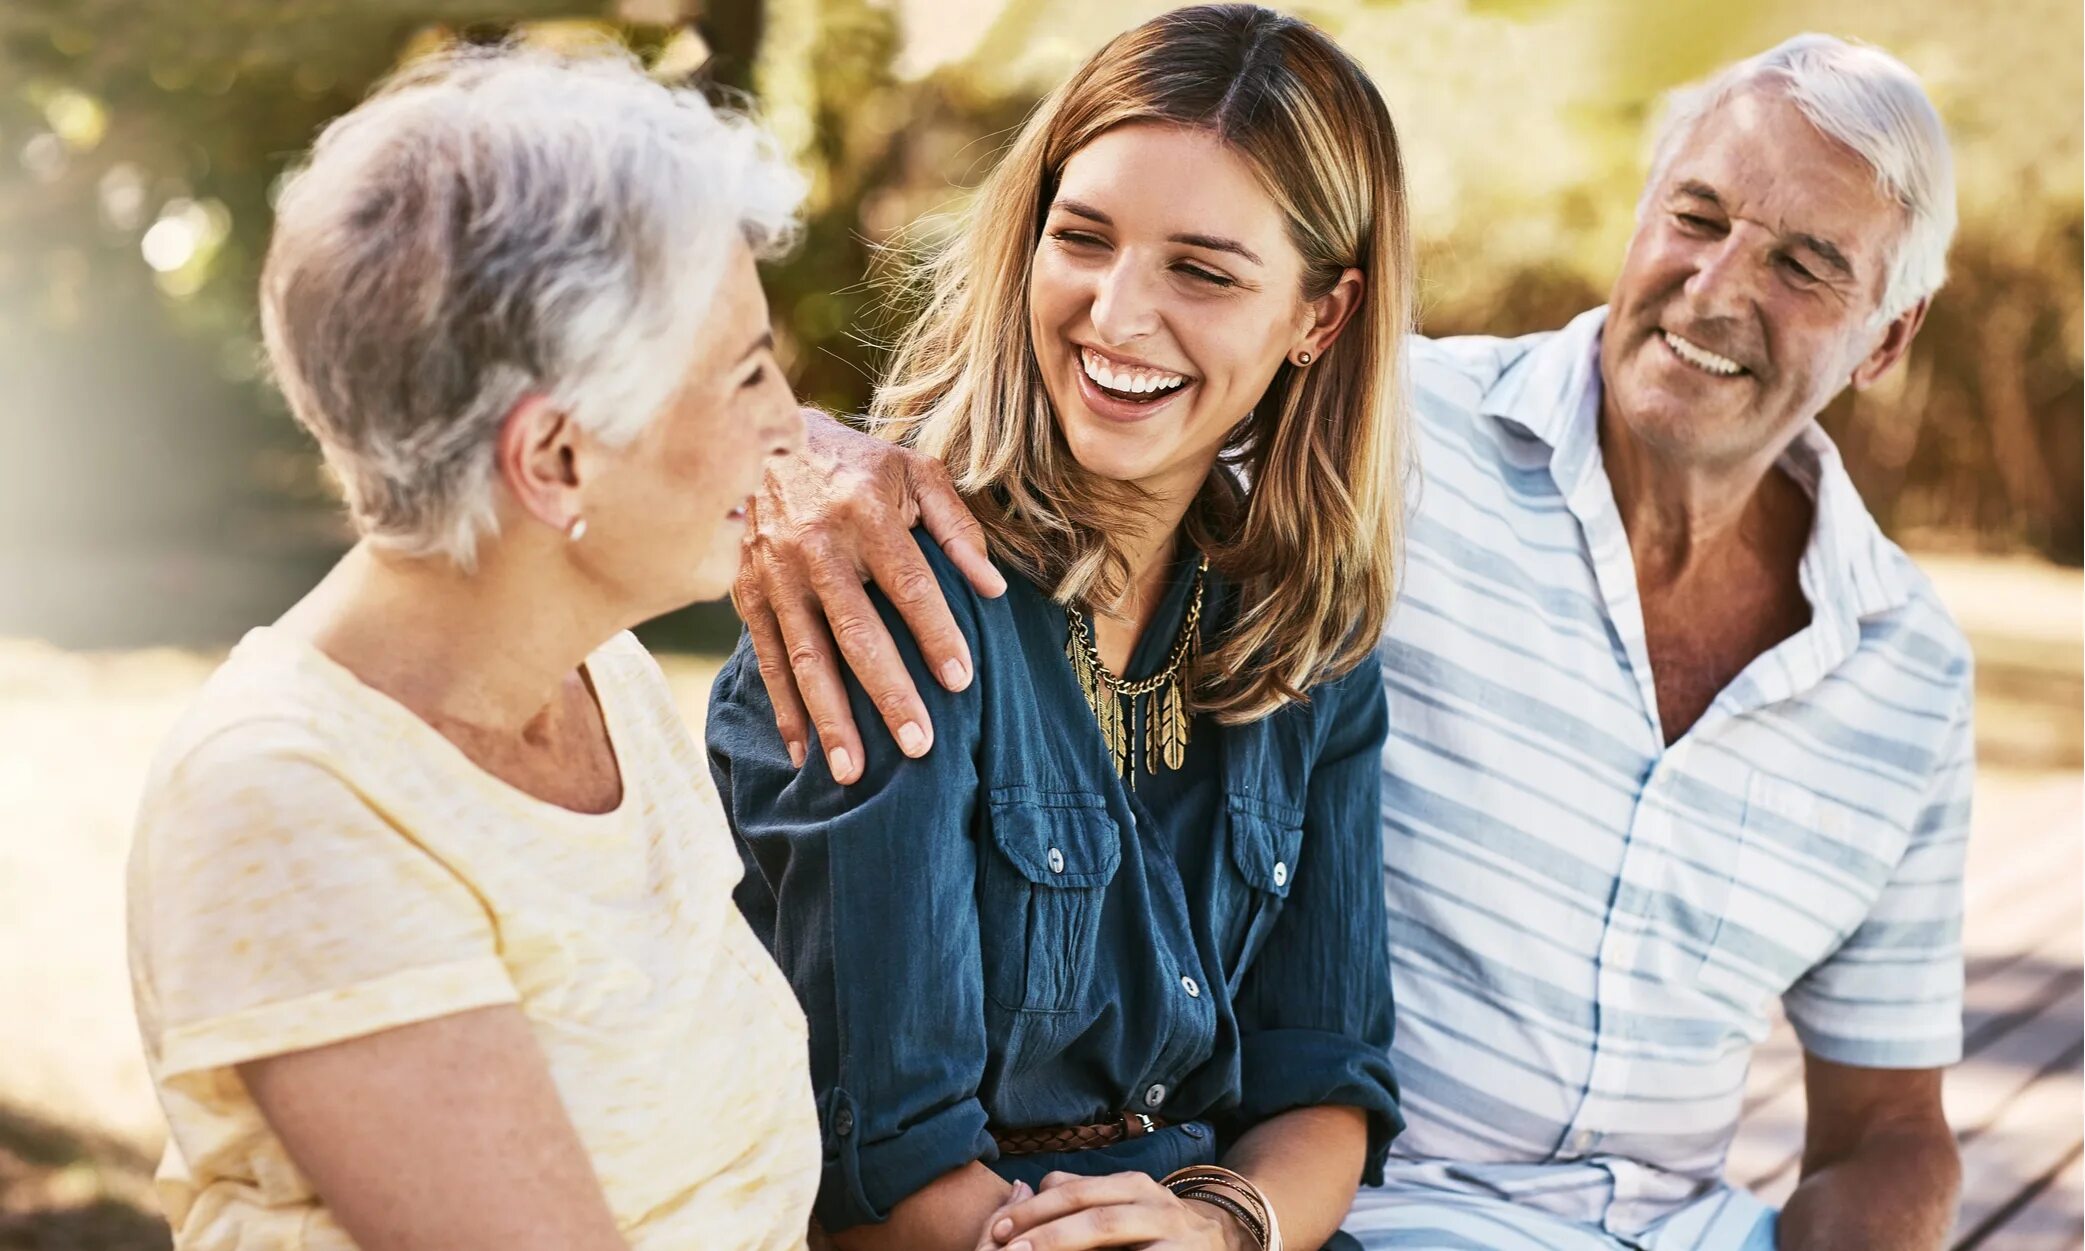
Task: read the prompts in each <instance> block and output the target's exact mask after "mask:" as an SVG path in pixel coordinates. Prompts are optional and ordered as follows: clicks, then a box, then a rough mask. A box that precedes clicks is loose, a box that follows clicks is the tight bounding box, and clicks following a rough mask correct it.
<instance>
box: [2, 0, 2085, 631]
mask: <svg viewBox="0 0 2085 1251" xmlns="http://www.w3.org/2000/svg"><path fill="white" fill-rule="evenodd" d="M618 7H619V6H618V5H616V4H614V3H612V2H611V0H588V2H587V3H582V4H579V5H576V6H575V5H573V4H570V3H562V4H559V3H550V2H548V0H507V2H505V3H498V4H494V3H485V2H482V0H182V2H180V3H175V2H174V0H165V2H161V3H149V4H140V3H137V0H8V2H7V3H5V4H0V158H4V159H0V379H4V380H5V382H4V390H0V438H5V439H6V440H7V446H8V448H9V451H10V454H9V455H8V456H6V457H0V557H4V556H6V554H7V553H8V551H9V550H11V549H12V550H17V551H19V550H22V549H26V548H37V549H52V548H60V549H67V550H70V549H72V548H82V547H86V546H93V547H99V548H102V549H109V550H124V551H152V552H168V553H176V554H182V558H183V559H189V558H197V559H200V558H203V557H212V558H214V557H216V556H224V555H226V554H231V555H232V556H233V557H235V558H236V559H240V560H262V561H267V560H283V561H289V562H291V567H292V572H291V573H290V574H288V575H286V577H287V581H288V582H289V583H296V582H298V581H300V580H301V579H302V578H303V577H305V576H306V575H307V572H308V569H309V568H310V567H312V565H314V564H315V563H317V562H322V561H323V560H324V559H326V558H327V557H328V556H329V555H330V554H331V553H332V552H334V551H336V550H337V549H338V544H339V543H340V541H341V534H340V531H339V528H338V522H337V518H336V516H335V514H334V512H333V510H332V505H331V497H330V495H329V492H328V490H327V487H326V484H325V483H324V481H323V480H322V478H321V476H320V474H319V472H318V470H317V465H316V458H315V457H314V456H313V454H312V452H311V449H310V448H309V446H308V444H307V442H306V441H305V440H304V439H303V438H302V436H301V435H299V434H298V432H297V431H296V430H295V429H294V427H293V425H292V424H291V423H290V422H289V421H287V420H286V418H285V416H284V414H283V413H282V411H281V405H280V402H279V400H277V399H276V398H275V397H274V396H273V394H272V392H270V390H269V389H268V388H267V386H266V384H265V382H264V381H262V380H261V379H260V377H259V362H258V359H257V347H256V342H255V340H256V333H255V324H254V312H253V300H252V292H253V289H254V283H255V279H256V276H257V271H258V265H259V259H260V257H261V255H262V253H263V250H264V248H265V246H266V240H267V229H268V217H269V213H268V205H269V196H270V191H271V188H272V187H273V186H274V185H275V183H276V180H277V179H278V178H280V176H281V175H282V172H283V170H284V169H285V168H286V167H287V166H288V165H289V164H290V163H291V162H292V161H293V160H294V159H295V158H296V157H297V155H298V154H299V153H300V152H301V151H303V150H304V149H305V148H306V146H307V145H308V144H309V143H310V141H311V139H312V138H313V136H314V135H315V134H316V133H317V131H318V130H319V129H320V128H321V127H322V126H323V125H324V123H325V122H326V120H328V119H329V118H331V117H333V116H335V115H337V114H338V113H340V112H342V111H344V110H345V109H348V108H350V107H352V106H353V105H354V103H355V102H356V101H357V100H359V99H360V98H361V97H362V95H363V94H364V93H365V92H366V90H367V89H368V87H369V85H370V84H371V83H372V82H374V81H375V80H376V79H378V78H380V77H381V76H382V75H383V74H385V73H386V72H388V71H389V70H390V69H391V68H392V67H393V66H395V65H396V64H397V63H398V62H399V60H400V59H401V57H403V56H406V55H408V54H409V53H410V52H411V51H412V50H413V49H414V48H415V47H416V46H418V44H419V43H420V41H425V40H429V39H437V38H445V37H450V36H453V35H458V34H461V35H465V36H469V37H492V36H497V35H499V34H502V33H504V32H506V31H508V30H511V29H513V28H515V27H516V26H517V25H521V24H525V23H552V22H564V23H568V24H569V23H571V22H573V21H575V20H576V21H578V22H582V23H587V24H590V25H594V26H611V27H612V28H613V29H616V30H618V31H620V32H621V33H622V34H623V35H624V36H625V37H626V38H628V39H630V40H631V41H632V42H633V43H634V44H635V45H637V46H638V47H639V48H640V49H656V48H658V47H659V46H660V44H661V43H662V42H663V41H664V40H665V39H666V38H667V37H668V36H669V35H671V34H672V33H673V32H672V31H670V30H665V29H660V28H654V27H630V26H627V25H613V23H612V20H611V19H612V16H613V13H614V11H616V10H617V9H618ZM682 7H683V9H684V10H686V11H690V12H694V13H696V14H697V18H696V23H695V24H696V25H697V26H698V27H699V29H700V31H701V33H702V35H703V36H704V37H705V38H706V39H707V41H708V44H709V45H710V47H711V48H712V49H713V51H714V52H715V54H716V55H715V59H714V60H713V61H712V63H711V67H710V75H711V77H712V78H714V79H716V80H718V81H721V82H722V83H724V84H727V85H731V86H735V87H740V88H745V89H749V90H752V91H753V92H755V93H756V95H757V97H758V99H759V102H760V105H761V107H762V109H763V111H764V112H765V113H766V114H767V115H768V117H769V119H770V121H771V123H772V124H773V125H774V127H775V128H776V130H777V132H778V133H779V134H780V135H781V136H782V137H783V139H784V141H785V143H787V144H788V145H789V146H791V147H792V148H793V149H794V150H795V154H796V155H797V157H798V158H799V159H800V160H801V161H802V162H803V164H804V165H805V167H806V168H807V169H808V170H809V171H811V173H812V174H813V178H814V191H813V196H812V200H811V203H810V205H809V210H808V221H807V227H808V229H807V231H806V235H805V239H804V244H803V247H802V248H801V250H800V251H799V252H797V253H796V254H795V255H794V256H793V257H791V258H790V259H789V260H787V261H785V262H783V263H781V264H779V265H777V266H775V267H773V268H772V269H771V271H770V273H769V275H768V282H769V290H770V296H771V303H772V305H773V307H774V309H775V314H776V318H777V322H778V327H779V329H780V330H781V332H782V337H783V339H784V340H785V343H786V345H787V347H788V349H789V353H790V357H791V359H792V362H793V367H794V371H795V377H796V382H797V385H798V389H799V392H800V394H801V395H802V396H803V397H804V398H805V399H806V400H807V401H810V402H814V403H818V404H821V405H824V406H826V407H829V408H834V409H839V410H859V409H860V408H862V407H863V406H864V405H865V403H866V401H867V398H868V395H869V392H870V389H871V387H872V385H873V380H874V377H875V374H876V370H877V368H878V367H879V365H880V362H881V357H880V353H879V351H878V348H877V340H878V338H879V337H887V331H888V328H889V327H888V316H889V312H888V310H887V308H886V307H885V301H884V299H883V293H882V292H881V291H880V290H879V289H878V288H877V287H875V286H873V285H872V284H871V283H870V282H869V281H868V280H867V276H868V275H871V274H872V273H879V272H880V273H882V274H884V275H885V276H889V275H890V274H891V273H892V272H893V267H892V265H891V264H890V263H889V261H890V259H891V258H890V256H889V255H887V254H886V249H890V248H892V247H893V246H895V245H901V244H904V243H906V242H907V241H908V240H910V239H912V238H914V237H916V233H917V232H910V233H908V227H911V226H913V225H914V224H915V223H918V222H921V221H922V220H925V221H926V222H928V223H929V225H931V222H932V221H933V219H934V215H935V214H939V213H943V212H946V211H948V210H950V209H954V208H959V207H960V206H961V204H962V202H963V199H964V196H965V195H966V194H967V191H968V189H969V188H970V187H972V186H974V185H975V183H976V182H977V180H978V179H979V177H981V175H982V174H983V172H984V171H985V170H986V169H987V168H989V166H990V163H991V161H992V160H993V159H994V157H995V156H996V154H997V152H998V151H999V149H1000V146H1001V145H1002V144H1003V143H1004V142H1005V140H1006V139H1007V138H1008V136H1009V134H1010V132H1011V130H1012V128H1014V127H1015V126H1017V125H1018V124H1019V122H1020V120H1021V119H1022V117H1023V116H1024V115H1025V114H1026V112H1027V110H1028V109H1029V108H1030V107H1031V106H1032V104H1033V102H1034V100H1035V99H1036V98H1037V96H1038V95H1039V94H1040V93H1041V92H1042V91H1043V90H1045V89H1047V88H1048V86H1050V85H1051V84H1053V83H1054V82H1056V81H1058V80H1059V79H1061V77H1062V76H1063V75H1064V74H1065V73H1066V72H1068V71H1069V70H1070V69H1071V68H1072V66H1073V65H1074V64H1076V62H1077V61H1078V59H1080V58H1081V57H1083V56H1084V55H1085V54H1086V53H1087V52H1089V51H1090V50H1091V49H1092V48H1093V47H1094V46H1096V45H1097V44H1098V43H1099V42H1100V41H1101V40H1103V39H1104V38H1106V37H1107V36H1109V35H1111V34H1113V33H1114V32H1115V31H1116V30H1118V29H1120V28H1121V27H1122V26H1124V25H1127V24H1129V23H1131V22H1134V21H1136V20H1139V19H1140V18H1142V17H1144V16H1147V15H1148V14H1149V13H1151V12H1155V11H1157V10H1158V9H1160V8H1162V7H1164V0H1128V2H1127V3H1125V2H1124V0H1109V2H1108V3H1100V2H1099V0H1049V2H1048V3H1021V2H1019V0H1016V2H1014V3H1008V4H1005V5H1004V6H1003V7H1000V8H997V9H996V10H994V11H993V12H992V13H990V14H980V15H972V14H970V13H969V12H968V11H967V10H964V11H963V14H962V21H961V23H959V24H961V25H963V27H964V29H965V30H967V31H971V32H973V33H974V37H973V36H966V38H968V39H969V40H970V42H969V43H968V44H967V45H966V46H967V51H966V50H965V47H963V46H959V47H956V48H954V50H953V51H950V52H947V53H945V54H942V55H940V56H939V57H938V61H937V62H936V63H933V64H928V65H924V66H922V65H919V64H914V62H916V61H917V59H918V58H917V55H916V52H915V51H912V49H913V48H914V45H915V44H918V43H919V41H920V40H921V39H922V37H923V36H925V35H933V34H936V33H938V27H939V26H941V25H946V24H947V23H949V22H953V21H955V18H956V15H957V12H958V9H959V8H960V6H955V7H947V8H945V9H943V8H937V6H936V4H935V3H934V2H933V0H886V2H881V3H879V2H876V0H767V2H766V3H752V2H750V0H745V2H737V0H728V2H727V0H712V2H711V3H707V4H704V3H700V2H699V0H685V2H684V3H683V5H682ZM1973 10H1974V6H1959V7H1957V8H1945V7H1941V8H1923V7H1920V8H1906V7H1905V6H1901V5H1897V4H1894V3H1887V2H1885V0H1800V2H1799V0H1774V2H1772V3H1765V4H1761V5H1756V6H1730V5H1725V4H1718V5H1709V4H1705V3H1649V2H1648V0H1466V2H1465V4H1464V5H1463V6H1460V7H1458V6H1456V5H1453V4H1428V5H1416V4H1411V3H1361V2H1359V0H1314V2H1313V3H1311V4H1310V5H1309V6H1308V11H1309V12H1310V14H1311V16H1312V17H1313V18H1314V19H1316V20H1319V21H1320V22H1321V23H1322V24H1324V25H1325V26H1326V27H1327V28H1328V29H1329V30H1331V31H1332V32H1333V33H1334V34H1335V36H1337V37H1338V38H1340V39H1341V41H1342V42H1343V43H1344V44H1345V45H1346V46H1347V47H1349V48H1350V49H1352V50H1353V51H1354V53H1355V54H1356V56H1357V57H1359V58H1360V59H1361V60H1362V62H1363V63H1364V64H1365V65H1367V66H1368V67H1369V69H1370V70H1371V72H1372V73H1373V74H1374V75H1375V76H1376V78H1377V80H1378V81H1379V82H1380V83H1381V84H1382V87H1383V90H1384V93H1385V96H1386V98H1387V99H1388V100H1389V102H1390V104H1391V108H1392V111H1393V113H1394V114H1395V115H1396V117H1397V118H1398V124H1399V128H1400V133H1401V137H1402V139H1403V143H1404V149H1405V160H1406V166H1407V175H1408V181H1409V184H1410V187H1411V194H1412V200H1413V207H1414V212H1415V219H1416V222H1417V225H1418V229H1419V232H1420V237H1421V240H1422V261H1423V269H1422V289H1423V291H1424V293H1425V317H1426V325H1427V328H1428V329H1429V330H1430V331H1433V332H1437V333H1446V332H1463V331H1484V332H1490V333H1518V332H1521V331H1526V330H1531V329H1537V328H1543V327H1548V326H1554V325H1557V324H1560V323H1561V322H1562V321H1563V320H1565V319H1566V318H1567V317H1568V316H1570V315H1571V314H1572V313H1575V312H1577V311H1579V310H1580V309H1582V308H1584V307H1586V306H1587V305H1589V304H1592V303H1594V302H1597V301H1598V300H1599V299H1600V298H1601V292H1602V291H1603V289H1604V287H1605V285H1606V283H1607V281H1608V280H1609V278H1610V277H1611V275H1612V273H1613V269H1614V265H1615V263H1616V262H1617V260H1618V259H1619V257H1620V254H1621V249H1622V247H1623V246H1624V244H1625V242H1626V239H1627V235H1628V230H1629V226H1630V220H1631V218H1630V211H1631V208H1632V206H1633V203H1634V195H1635V191H1636V188H1637V185H1638V183H1639V181H1640V179H1641V176H1642V157H1643V152H1644V130H1645V127H1646V125H1647V124H1648V123H1649V122H1650V121H1651V119H1653V118H1654V117H1655V115H1656V112H1657V99H1658V96H1659V94H1660V93H1661V92H1662V91H1664V90H1665V89H1667V88H1669V87H1670V86H1672V85H1674V83H1675V82H1677V81H1678V80H1680V79H1682V78H1686V77H1689V76H1692V75H1695V74H1698V73H1700V72H1702V71H1704V70H1706V69H1708V68H1710V67H1712V66H1713V65H1715V64H1718V63H1721V62H1723V61H1725V60H1728V59H1731V58H1732V57H1735V56H1738V55H1742V54H1744V53H1746V52H1749V51H1753V50H1756V49H1758V48H1760V47H1764V46H1765V45H1767V44H1769V43H1771V42H1773V41H1775V40H1777V39H1779V38H1781V37H1784V36H1785V35H1787V34H1790V33H1793V32H1794V31H1795V30H1799V29H1804V28H1812V27H1821V28H1828V29H1836V30H1841V31H1845V32H1848V33H1853V34H1858V35H1864V36H1867V37H1870V38H1873V39H1876V40H1877V41H1879V42H1882V43H1884V44H1886V45H1887V46H1889V47H1891V48H1893V49H1895V50H1897V51H1899V52H1900V53H1901V54H1903V55H1904V56H1905V57H1906V58H1907V59H1908V60H1910V61H1911V62H1912V64H1913V65H1914V67H1915V68H1917V69H1919V70H1920V71H1921V73H1922V74H1924V75H1926V77H1927V79H1928V82H1929V84H1931V86H1932V89H1933V91H1934V94H1935V97H1936V99H1937V100H1938V101H1939V102H1940V104H1941V106H1942V109H1943V112H1944V113H1945V114H1946V115H1947V117H1948V119H1949V122H1950V127H1951V129H1952V130H1953V132H1954V135H1955V139H1956V144H1957V150H1958V157H1959V163H1960V167H1961V170H1962V180H1963V197H1962V198H1963V207H1964V223H1963V230H1962V235H1961V239H1960V243H1959V246H1958V247H1957V249H1956V252H1955V256H1954V263H1953V270H1954V278H1953V281H1952V283H1951V284H1950V286H1949V287H1948V288H1947V290H1946V291H1944V292H1943V293H1942V295H1941V297H1940V299H1939V301H1938V302H1937V303H1936V305H1935V307H1934V311H1933V315H1932V318H1931V321H1930V322H1929V324H1928V327H1927V329H1926V331H1925V333H1924V334H1923V335H1922V336H1921V338H1920V341H1919V344H1918V345H1917V348H1916V349H1915V351H1914V354H1913V359H1912V363H1911V365H1910V367H1909V368H1908V369H1907V370H1904V371H1902V372H1901V374H1900V375H1899V376H1898V377H1897V378H1896V379H1894V380H1893V381H1892V383H1891V384H1890V385H1889V386H1886V387H1884V388H1881V389H1879V390H1878V391H1875V392H1871V393H1869V394H1868V395H1865V396H1863V397H1860V398H1859V399H1858V400H1853V399H1848V400H1845V401H1842V402H1841V404H1840V405H1839V406H1838V407H1836V408H1835V409H1834V410H1833V411H1832V412H1831V413H1830V414H1828V416H1827V424H1828V425H1829V426H1830V427H1831V428H1832V429H1833V431H1834V432H1835V433H1836V434H1837V435H1838V436H1839V437H1840V439H1841V441H1842V443H1843V444H1844V445H1845V448H1846V451H1847V457H1848V461H1849V464H1850V465H1851V467H1852V468H1853V471H1854V473H1855V476H1856V479H1857V480H1858V481H1859V482H1860V483H1861V485H1862V487H1863V489H1864V492H1865V493H1866V495H1867V498H1868V500H1869V502H1870V503H1871V505H1873V506H1874V507H1875V509H1876V511H1877V513H1878V515H1879V516H1881V517H1882V518H1883V519H1884V521H1885V524H1887V525H1889V526H1890V527H1891V528H1892V529H1893V530H1894V531H1895V532H1897V533H1900V534H1906V535H1914V536H1919V537H1921V538H1923V539H1926V540H1929V541H1931V540H1934V539H1936V538H1937V539H1940V540H1943V541H1949V542H1964V541H1967V542H1973V543H1977V544H1981V545H1984V546H1994V547H2027V548H2032V549H2035V550H2039V551H2042V552H2045V553H2048V554H2050V555H2052V556H2056V557H2059V558H2062V559H2065V560H2070V561H2076V560H2078V559H2079V550H2078V549H2079V529H2080V518H2081V505H2080V488H2079V476H2080V475H2079V465H2080V450H2079V430H2080V420H2079V407H2080V402H2081V388H2080V374H2081V368H2080V356H2081V345H2080V330H2081V324H2085V318H2081V314H2080V308H2079V305H2080V291H2079V266H2080V246H2079V239H2080V221H2081V215H2080V208H2079V201H2080V195H2079V187H2078V185H2077V184H2078V180H2079V172H2078V171H2079V164H2080V160H2079V152H2078V146H2079V133H2078V132H2079V115H2080V112H2081V107H2080V94H2081V88H2080V82H2079V79H2080V75H2079V71H2078V62H2079V53H2080V48H2079V42H2080V35H2079V33H2078V28H2079V24H2080V18H2079V16H2078V13H2077V11H2076V6H2075V5H2066V4H2061V3H2058V0H2029V2H2028V3H2024V4H2022V5H2019V6H2008V8H2007V10H2006V11H2005V13H2004V14H2003V15H2000V14H1998V13H1996V12H1982V11H1973ZM928 42H932V41H931V40H928ZM908 57H909V58H911V59H910V60H908ZM908 65H910V66H911V68H907V66H908ZM155 231H156V232H157V233H156V234H154V233H153V232H155ZM148 255H149V256H151V257H152V258H153V261H154V264H156V265H157V266H158V267H159V268H158V269H155V268H154V264H147V259H146V258H147V256H148ZM177 585H178V584H177ZM11 619H13V618H8V620H11ZM6 625H7V620H0V627H5V626H6ZM150 628H151V627H150V626H149V625H147V626H142V627H141V630H142V631H143V632H145V633H149V632H150Z"/></svg>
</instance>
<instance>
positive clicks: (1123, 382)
mask: <svg viewBox="0 0 2085 1251" xmlns="http://www.w3.org/2000/svg"><path fill="white" fill-rule="evenodd" d="M1079 367H1080V368H1081V369H1082V370H1084V371H1085V374H1086V378H1087V381H1089V382H1091V383H1092V384H1093V385H1094V386H1095V387H1096V388H1098V389H1099V390H1100V391H1101V393H1102V394H1104V395H1106V396H1108V397H1109V398H1111V399H1116V400H1121V401H1122V402H1124V403H1128V404H1149V403H1152V402H1154V401H1157V400H1161V399H1164V398H1165V397H1167V396H1169V395H1173V394H1175V393H1177V392H1178V391H1179V390H1180V389H1181V388H1182V387H1184V386H1186V385H1187V383H1188V379H1187V377H1186V375H1184V374H1176V373H1169V372H1167V371H1166V370H1163V369H1153V368H1150V367H1148V366H1143V365H1130V364H1127V363H1124V362H1122V361H1117V360H1112V359H1110V358H1109V357H1106V356H1103V355H1101V354H1100V353H1099V352H1096V351H1094V350H1093V349H1092V348H1089V347H1081V348H1080V349H1079Z"/></svg>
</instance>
